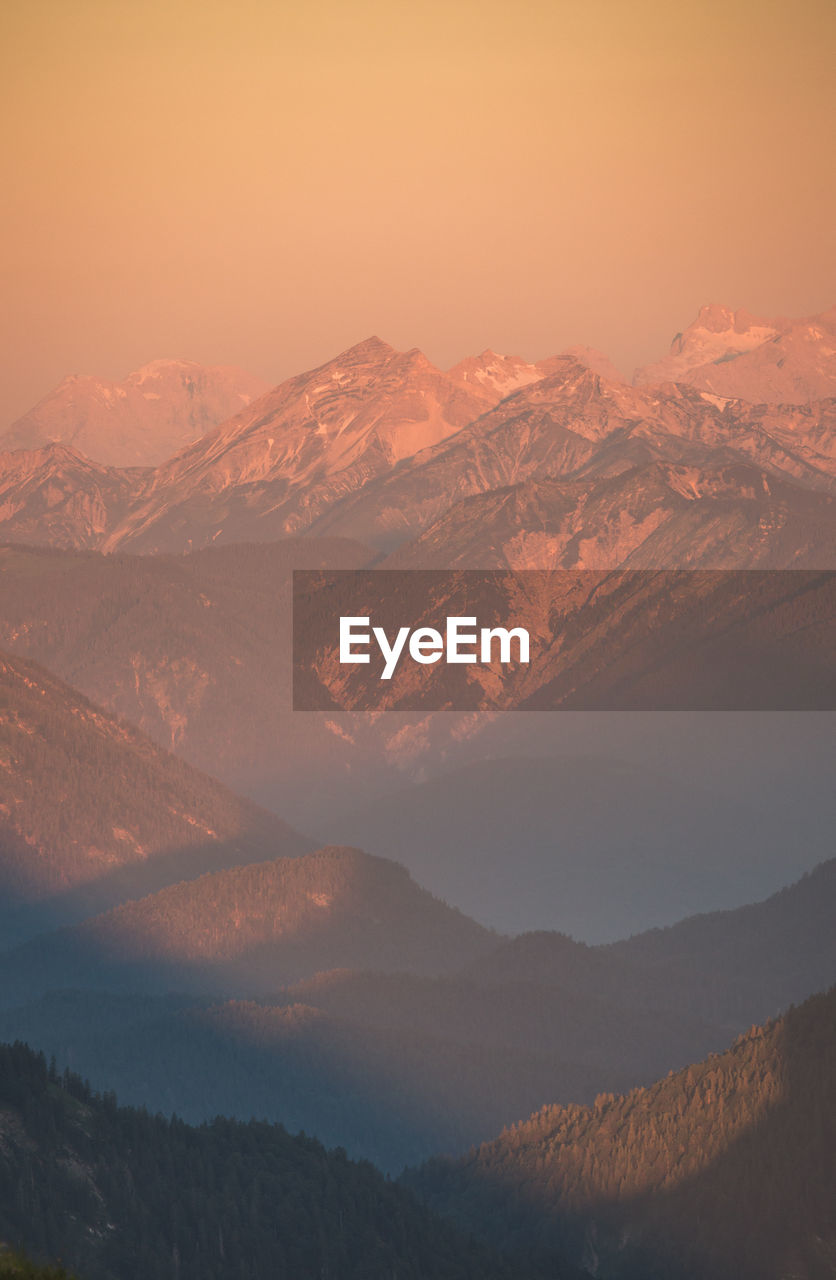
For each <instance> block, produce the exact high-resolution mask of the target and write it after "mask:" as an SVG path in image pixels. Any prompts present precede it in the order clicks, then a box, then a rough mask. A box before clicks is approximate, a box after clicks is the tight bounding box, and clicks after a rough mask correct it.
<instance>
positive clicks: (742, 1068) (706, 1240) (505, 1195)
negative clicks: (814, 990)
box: [407, 988, 836, 1280]
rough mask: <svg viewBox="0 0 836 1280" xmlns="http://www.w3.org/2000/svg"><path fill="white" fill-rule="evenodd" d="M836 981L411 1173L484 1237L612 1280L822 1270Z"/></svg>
mask: <svg viewBox="0 0 836 1280" xmlns="http://www.w3.org/2000/svg"><path fill="white" fill-rule="evenodd" d="M834 1149H836V988H833V989H831V991H830V992H828V993H827V994H826V995H819V996H814V997H812V998H811V999H810V1000H808V1001H807V1002H806V1003H805V1004H804V1005H802V1006H800V1007H798V1008H793V1009H791V1010H790V1011H789V1012H788V1013H787V1014H786V1015H785V1016H784V1017H782V1018H781V1019H779V1020H777V1021H775V1022H772V1023H769V1024H767V1025H766V1026H764V1027H761V1028H753V1029H752V1030H751V1031H750V1032H748V1033H747V1034H746V1035H744V1036H742V1037H740V1039H739V1040H738V1041H737V1042H736V1043H735V1044H734V1045H733V1046H732V1048H731V1049H729V1050H728V1051H727V1052H726V1053H724V1054H722V1055H719V1056H718V1055H712V1056H711V1057H709V1058H708V1059H707V1060H706V1061H704V1062H702V1063H700V1064H697V1065H695V1066H692V1067H689V1068H687V1069H686V1070H684V1071H680V1072H678V1073H676V1074H672V1075H670V1076H669V1077H668V1078H667V1079H665V1080H662V1081H660V1082H659V1083H657V1084H655V1085H653V1086H651V1087H650V1088H647V1089H635V1090H633V1091H632V1092H630V1093H629V1094H626V1095H624V1096H621V1097H615V1096H613V1095H612V1094H606V1095H601V1096H600V1097H599V1098H598V1099H597V1100H596V1102H595V1104H594V1106H592V1107H545V1108H544V1109H543V1110H542V1111H540V1112H538V1113H537V1114H535V1115H534V1116H532V1117H531V1119H529V1120H526V1121H524V1122H523V1123H521V1124H518V1125H515V1126H513V1127H512V1128H510V1129H508V1130H506V1131H505V1132H504V1133H503V1134H501V1135H500V1137H499V1138H498V1139H497V1140H496V1141H494V1142H492V1143H487V1144H485V1145H484V1146H483V1147H481V1148H479V1149H478V1150H477V1151H475V1152H474V1153H473V1154H472V1155H471V1156H470V1157H468V1158H466V1159H463V1160H461V1161H458V1162H456V1163H450V1162H445V1161H432V1162H431V1163H429V1164H428V1165H426V1166H425V1167H424V1168H423V1169H420V1170H418V1171H417V1172H415V1173H413V1174H411V1175H409V1176H408V1178H407V1182H408V1183H409V1184H410V1185H412V1186H413V1187H416V1188H417V1189H418V1190H419V1191H421V1192H422V1193H423V1195H424V1196H425V1197H426V1198H427V1201H428V1202H429V1203H430V1204H431V1205H432V1206H433V1207H434V1208H436V1209H439V1210H442V1211H444V1212H445V1213H447V1214H449V1215H450V1216H451V1217H452V1218H454V1219H455V1220H456V1221H457V1222H458V1223H459V1225H466V1226H467V1227H469V1228H470V1229H473V1230H475V1231H478V1232H479V1233H480V1234H481V1235H482V1236H483V1237H484V1238H486V1239H488V1240H490V1241H492V1242H493V1243H495V1244H501V1245H506V1246H507V1245H509V1244H511V1243H512V1242H513V1243H515V1244H523V1243H524V1244H526V1245H527V1246H529V1247H533V1248H540V1249H550V1248H561V1249H565V1250H566V1251H568V1253H569V1254H570V1256H573V1257H574V1258H575V1259H576V1260H577V1261H578V1262H581V1261H583V1263H584V1264H585V1265H587V1266H588V1267H589V1268H590V1269H591V1270H592V1271H593V1272H594V1274H596V1275H598V1276H601V1277H607V1278H612V1280H704V1278H705V1277H709V1276H710V1277H711V1280H790V1278H791V1277H792V1280H825V1277H830V1276H832V1275H833V1274H834V1267H836V1166H834V1162H833V1152H834Z"/></svg>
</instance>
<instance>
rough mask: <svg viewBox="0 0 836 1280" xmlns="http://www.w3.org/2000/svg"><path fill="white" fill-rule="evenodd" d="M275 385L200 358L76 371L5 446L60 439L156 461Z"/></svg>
mask: <svg viewBox="0 0 836 1280" xmlns="http://www.w3.org/2000/svg"><path fill="white" fill-rule="evenodd" d="M268 385H269V384H268V383H267V382H265V381H264V380H263V379H262V378H257V377H255V376H254V375H253V374H251V373H245V371H244V370H243V369H234V368H226V367H224V368H220V367H219V368H211V367H206V366H205V365H200V364H196V363H195V362H194V361H193V360H152V361H151V362H150V363H149V364H146V365H143V366H142V368H141V369H136V370H134V372H133V373H129V374H128V376H127V377H126V378H124V379H123V380H122V381H121V382H113V381H109V380H107V379H105V378H95V377H90V376H83V375H79V374H72V375H71V376H70V377H68V378H64V379H63V381H62V382H60V383H59V385H58V386H57V387H56V388H55V389H54V390H53V391H51V392H50V393H49V395H47V396H45V397H44V399H43V400H41V401H40V402H39V403H38V404H36V405H35V407H34V408H33V409H30V410H29V412H28V413H25V414H24V415H23V417H22V418H18V420H17V422H15V423H14V424H13V425H12V426H11V427H9V429H8V430H7V431H4V432H0V452H3V451H6V450H9V449H40V448H41V447H42V446H44V445H49V444H52V443H55V442H57V443H61V444H65V445H69V446H71V447H72V449H74V450H75V451H77V452H78V453H80V454H83V455H84V456H85V457H86V458H90V459H92V460H93V461H94V462H98V463H102V464H104V465H105V466H109V467H152V466H157V465H158V464H159V463H161V462H164V461H165V460H166V458H170V457H171V455H172V454H173V453H176V452H177V451H178V450H179V449H182V448H183V446H184V445H187V444H191V442H192V441H193V440H196V439H197V438H198V437H199V436H202V435H205V434H206V432H207V431H209V430H211V428H212V427H216V426H217V425H218V424H219V423H220V422H223V421H224V420H225V419H226V418H231V417H232V416H233V414H236V413H238V412H239V410H240V409H242V408H243V407H244V406H245V405H247V404H249V403H250V401H251V400H254V399H256V397H258V396H260V395H263V393H264V392H265V391H267V390H268Z"/></svg>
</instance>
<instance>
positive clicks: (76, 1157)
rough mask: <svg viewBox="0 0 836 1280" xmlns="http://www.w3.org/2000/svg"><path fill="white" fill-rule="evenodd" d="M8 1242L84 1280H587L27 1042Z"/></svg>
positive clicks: (323, 1155) (19, 1065)
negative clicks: (497, 1249)
mask: <svg viewBox="0 0 836 1280" xmlns="http://www.w3.org/2000/svg"><path fill="white" fill-rule="evenodd" d="M0 1239H4V1240H6V1241H8V1242H9V1243H10V1244H12V1245H13V1246H15V1247H19V1246H20V1247H25V1248H26V1249H27V1251H28V1252H29V1253H30V1254H31V1255H32V1256H34V1257H41V1256H45V1257H48V1256H52V1257H55V1256H58V1255H59V1254H60V1256H61V1258H62V1259H63V1260H64V1261H65V1263H66V1264H67V1265H69V1266H72V1267H73V1268H76V1269H77V1270H78V1272H79V1274H80V1275H81V1276H83V1277H84V1280H115V1278H117V1277H118V1280H151V1278H152V1277H153V1280H392V1278H393V1277H394V1278H395V1280H545V1277H546V1276H547V1275H548V1276H549V1277H550V1278H551V1277H553V1276H555V1275H557V1276H566V1277H567V1280H568V1277H570V1276H572V1275H576V1274H577V1273H576V1272H574V1271H573V1270H572V1269H571V1268H569V1267H567V1268H565V1269H563V1268H559V1269H558V1270H557V1271H555V1270H554V1264H552V1266H551V1269H550V1270H548V1272H547V1271H546V1270H545V1269H544V1268H543V1269H537V1268H535V1267H534V1266H531V1267H529V1266H528V1265H526V1264H520V1262H519V1261H514V1262H510V1261H503V1260H502V1259H501V1258H499V1257H497V1256H496V1255H495V1254H492V1253H491V1252H490V1250H489V1249H488V1248H486V1247H484V1246H479V1245H475V1244H473V1243H472V1242H470V1241H468V1240H467V1239H466V1238H465V1237H463V1236H462V1235H460V1234H458V1233H457V1232H456V1230H455V1229H453V1228H451V1227H450V1226H448V1225H446V1224H444V1223H443V1222H441V1221H439V1220H438V1219H437V1218H435V1217H433V1215H432V1214H430V1213H429V1212H428V1211H427V1210H425V1209H424V1208H422V1207H421V1206H420V1205H419V1204H418V1203H417V1202H416V1201H415V1200H414V1199H413V1198H412V1196H411V1195H410V1193H409V1192H407V1191H405V1190H404V1189H402V1188H400V1187H398V1186H396V1185H395V1184H393V1183H390V1182H388V1181H386V1180H385V1179H384V1178H383V1176H382V1175H381V1174H379V1173H378V1172H377V1170H375V1169H374V1168H373V1167H372V1166H371V1165H370V1164H354V1163H352V1162H351V1161H349V1160H348V1159H347V1158H346V1156H345V1154H344V1153H342V1152H340V1151H339V1150H338V1151H334V1152H331V1153H329V1152H327V1151H326V1150H325V1148H324V1147H322V1146H321V1145H320V1144H319V1143H318V1142H316V1141H314V1140H313V1139H309V1138H305V1137H304V1136H301V1135H300V1136H299V1137H291V1136H290V1135H289V1134H288V1133H287V1132H286V1131H285V1130H284V1129H282V1128H281V1127H278V1126H271V1125H267V1124H263V1123H256V1122H251V1123H249V1124H241V1123H238V1122H235V1121H229V1120H220V1119H219V1120H216V1121H215V1122H214V1123H213V1124H211V1125H207V1126H202V1127H201V1128H199V1129H196V1128H192V1127H190V1126H189V1125H187V1124H184V1123H183V1122H182V1121H179V1120H177V1119H173V1118H172V1119H165V1118H163V1117H162V1116H156V1117H152V1116H150V1115H148V1114H147V1113H145V1112H143V1111H136V1110H130V1109H126V1108H121V1107H118V1106H117V1105H116V1100H115V1098H114V1096H113V1095H106V1096H104V1097H98V1096H96V1095H93V1094H91V1093H90V1091H89V1090H88V1089H87V1087H86V1086H85V1085H84V1084H83V1083H82V1081H81V1080H80V1079H79V1078H78V1077H77V1076H72V1075H70V1074H69V1073H67V1074H65V1075H64V1076H62V1077H59V1076H58V1074H57V1073H56V1072H55V1070H54V1069H51V1068H49V1067H48V1066H47V1063H46V1060H45V1059H44V1058H43V1056H42V1055H40V1056H39V1055H35V1054H34V1053H33V1052H32V1051H31V1050H30V1049H28V1048H27V1047H26V1046H25V1045H21V1044H16V1045H13V1046H8V1045H5V1046H0ZM24 1274H25V1273H24Z"/></svg>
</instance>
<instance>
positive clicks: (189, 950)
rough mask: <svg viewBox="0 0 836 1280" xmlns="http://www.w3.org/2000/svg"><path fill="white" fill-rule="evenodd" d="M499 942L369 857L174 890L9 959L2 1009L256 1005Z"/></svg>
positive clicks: (288, 864)
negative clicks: (152, 1003)
mask: <svg viewBox="0 0 836 1280" xmlns="http://www.w3.org/2000/svg"><path fill="white" fill-rule="evenodd" d="M497 938H498V935H497V934H494V933H493V932H492V931H491V930H489V929H485V928H483V927H482V926H481V925H479V924H476V922H475V921H473V920H469V919H468V918H467V916H464V915H462V913H461V912H459V911H456V910H455V909H454V908H452V907H448V906H447V904H446V903H444V902H441V901H440V900H439V899H438V898H434V897H433V896H432V895H431V894H429V893H427V892H426V890H425V889H422V888H420V886H419V885H417V884H415V882H414V881H413V880H412V879H411V877H410V875H409V872H408V871H407V870H406V868H405V867H401V866H399V865H398V864H397V863H395V862H390V861H388V860H387V859H385V858H373V857H371V856H370V855H369V854H365V853H363V852H362V851H361V850H359V849H347V848H337V847H333V848H327V849H319V850H317V851H316V852H314V853H309V854H303V855H301V856H300V857H291V858H276V859H274V860H272V861H264V862H257V863H253V864H252V865H250V866H247V867H238V866H236V867H230V868H227V869H225V870H222V871H215V872H211V873H208V874H207V875H203V876H199V877H197V878H196V879H193V880H187V881H183V882H181V883H180V884H174V885H168V886H166V888H164V889H160V890H159V891H158V892H157V893H154V894H150V895H149V896H148V897H145V898H142V899H140V900H139V901H131V902H126V903H123V904H122V905H121V906H119V907H114V908H113V909H112V910H111V911H108V912H105V913H104V914H103V915H100V916H96V917H95V918H93V919H91V920H88V921H85V922H84V923H83V924H80V925H77V926H75V927H74V928H71V929H70V928H67V929H61V930H58V931H57V932H55V933H53V934H50V935H48V936H44V937H40V938H37V939H34V940H32V941H30V942H27V943H24V944H23V945H22V946H20V947H18V948H16V949H15V950H14V951H9V952H7V953H6V954H5V955H3V956H0V976H2V984H3V986H2V990H0V1004H3V1003H5V1004H6V1005H8V1004H9V1003H10V1002H17V1001H19V1000H21V999H22V998H30V997H31V996H32V995H33V994H39V993H42V992H43V991H46V990H50V989H54V988H56V987H67V986H89V987H93V988H97V989H102V988H105V989H107V988H110V989H112V990H118V989H124V988H127V989H129V990H134V991H148V990H152V991H153V990H157V991H158V990H175V991H195V990H196V991H199V992H213V993H217V994H233V995H241V994H243V995H253V994H263V993H266V992H271V991H275V990H276V989H277V988H278V987H281V986H284V985H286V984H287V983H289V982H295V981H298V980H299V979H301V978H307V977H311V976H312V975H313V974H315V973H318V972H321V971H322V970H325V969H333V968H341V967H350V968H359V969H365V968H378V969H389V970H396V971H398V970H406V971H411V972H417V973H443V972H445V971H447V970H450V969H455V968H458V967H460V966H462V965H464V964H467V963H470V962H472V961H475V960H476V959H477V958H478V957H479V956H480V955H485V954H487V952H488V951H490V950H491V949H492V948H493V946H495V945H496V941H497Z"/></svg>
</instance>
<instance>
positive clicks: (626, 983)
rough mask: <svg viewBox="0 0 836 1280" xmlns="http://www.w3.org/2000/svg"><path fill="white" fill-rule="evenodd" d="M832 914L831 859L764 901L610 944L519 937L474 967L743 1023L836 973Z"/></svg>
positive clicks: (834, 868) (514, 979) (835, 904)
mask: <svg viewBox="0 0 836 1280" xmlns="http://www.w3.org/2000/svg"><path fill="white" fill-rule="evenodd" d="M834 915H836V858H831V859H830V860H829V861H827V862H823V863H822V864H821V865H820V866H818V867H816V868H815V869H814V870H813V871H810V872H807V873H806V874H805V875H803V876H802V878H801V879H800V880H798V881H797V882H796V883H795V884H792V885H790V886H788V887H787V888H785V889H781V890H780V891H779V892H778V893H775V894H773V895H772V896H771V897H769V898H767V899H766V900H765V901H764V902H758V903H754V904H752V905H749V906H744V907H738V908H736V909H735V910H731V911H713V912H708V913H706V914H703V915H695V916H691V917H689V918H687V919H685V920H682V921H680V923H678V924H675V925H671V926H670V927H668V928H665V929H651V930H648V931H647V932H646V933H641V934H638V935H636V936H635V937H632V938H628V939H627V940H626V941H623V942H615V943H612V944H610V945H608V946H599V947H588V946H585V945H584V944H582V943H578V942H575V941H574V940H573V939H572V938H569V937H567V936H566V935H565V934H559V933H545V932H543V933H528V934H522V935H521V936H519V937H517V938H513V939H511V940H510V941H508V942H505V943H502V944H500V946H499V947H498V948H497V950H496V951H495V952H494V953H493V955H492V956H489V957H488V958H487V960H480V962H479V964H478V966H477V967H476V969H475V970H474V971H473V972H474V975H475V976H478V977H479V979H480V980H482V981H486V982H490V983H496V982H507V983H511V984H513V983H518V982H535V983H554V984H556V985H558V986H560V987H567V988H570V989H571V990H573V991H574V992H575V993H576V994H578V995H581V994H587V995H591V994H594V993H596V992H599V991H601V990H605V991H606V992H607V994H608V996H609V998H610V999H613V1000H616V1001H621V1002H623V1003H625V1004H626V1005H628V1006H633V1007H640V1008H651V1009H654V1010H657V1011H659V1010H664V1009H667V1010H669V1011H671V1012H681V1011H682V1010H685V1009H687V1010H688V1013H689V1015H691V1016H692V1017H696V1018H704V1019H706V1020H707V1021H709V1022H713V1023H721V1024H723V1023H724V1024H726V1025H728V1026H730V1027H737V1028H738V1029H740V1028H741V1027H742V1026H745V1025H750V1024H751V1023H752V1022H756V1021H762V1020H763V1019H765V1018H769V1017H772V1016H774V1015H775V1014H777V1013H780V1012H781V1011H782V1010H783V1009H785V1008H786V1007H787V1005H789V1004H790V1003H792V1002H793V1001H795V1002H797V1001H800V1000H804V999H806V998H807V997H808V996H809V995H812V994H813V992H815V991H820V990H822V989H824V988H825V987H828V986H830V985H831V983H832V982H833V981H834V979H836V934H834V930H833V927H832V924H833V918H834Z"/></svg>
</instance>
